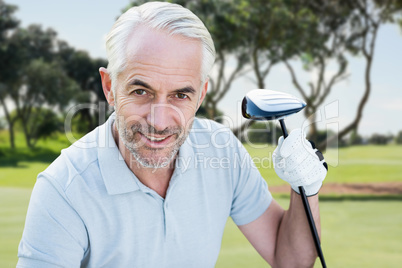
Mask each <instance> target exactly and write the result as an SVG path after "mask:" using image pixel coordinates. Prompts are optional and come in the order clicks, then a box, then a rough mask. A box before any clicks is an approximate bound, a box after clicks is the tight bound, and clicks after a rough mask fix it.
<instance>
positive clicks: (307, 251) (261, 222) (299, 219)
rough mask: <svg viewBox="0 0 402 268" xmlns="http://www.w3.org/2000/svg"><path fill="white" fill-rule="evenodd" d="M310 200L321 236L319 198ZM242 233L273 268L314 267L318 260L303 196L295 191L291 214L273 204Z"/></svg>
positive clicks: (243, 227) (273, 202) (245, 226)
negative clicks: (302, 199)
mask: <svg viewBox="0 0 402 268" xmlns="http://www.w3.org/2000/svg"><path fill="white" fill-rule="evenodd" d="M308 200H309V203H310V207H311V212H312V214H313V216H314V220H315V223H316V227H317V232H318V233H320V216H319V208H318V196H317V195H315V196H312V197H309V198H308ZM239 229H240V230H241V231H242V233H243V234H244V235H245V236H246V237H247V239H248V240H249V241H250V243H251V244H252V245H253V247H254V248H255V249H256V250H257V251H258V253H259V254H260V255H261V256H262V257H263V258H264V259H265V260H266V261H267V262H268V263H269V264H270V265H271V266H272V267H312V266H313V264H314V262H315V259H316V257H317V253H316V249H315V246H314V241H313V239H312V237H311V232H310V228H309V226H308V222H307V219H306V215H305V213H304V210H303V204H302V201H301V198H300V195H298V194H297V193H296V192H294V191H292V193H291V196H290V205H289V210H287V211H284V210H283V209H282V208H281V207H280V206H279V204H278V203H277V202H276V201H275V200H273V201H272V203H271V205H270V206H269V207H268V209H267V210H266V211H265V212H264V213H263V214H262V215H261V216H260V217H259V218H258V219H257V220H255V221H253V222H251V223H248V224H245V225H240V226H239Z"/></svg>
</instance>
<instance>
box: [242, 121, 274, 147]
mask: <svg viewBox="0 0 402 268" xmlns="http://www.w3.org/2000/svg"><path fill="white" fill-rule="evenodd" d="M244 136H245V137H243V138H242V142H247V141H249V142H252V143H270V144H276V142H277V141H278V138H279V137H280V136H282V130H281V128H280V127H278V126H277V125H276V124H275V123H273V122H256V123H254V124H253V125H252V126H251V127H249V128H248V129H247V130H246V131H245V133H244Z"/></svg>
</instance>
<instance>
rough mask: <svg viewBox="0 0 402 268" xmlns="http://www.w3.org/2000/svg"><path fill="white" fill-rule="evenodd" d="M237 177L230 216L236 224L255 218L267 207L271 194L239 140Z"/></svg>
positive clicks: (242, 223) (248, 221)
mask: <svg viewBox="0 0 402 268" xmlns="http://www.w3.org/2000/svg"><path fill="white" fill-rule="evenodd" d="M238 164H239V167H238V172H237V173H235V174H236V175H237V176H238V178H236V180H235V185H234V192H233V200H232V207H231V212H230V216H231V217H232V219H233V221H234V222H235V223H236V224H237V225H244V224H247V223H250V222H252V221H254V220H256V219H257V218H258V217H260V216H261V215H262V214H263V213H264V212H265V210H266V209H267V208H268V207H269V205H270V203H271V201H272V195H271V193H270V192H269V191H268V185H267V183H266V182H265V180H264V179H263V178H262V176H261V174H260V172H259V170H258V169H257V167H256V166H255V165H254V162H253V160H252V159H251V157H250V155H249V153H248V152H247V150H246V149H245V148H244V146H243V145H242V144H240V142H239V160H238Z"/></svg>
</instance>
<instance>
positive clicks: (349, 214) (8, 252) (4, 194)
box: [0, 187, 402, 268]
mask: <svg viewBox="0 0 402 268" xmlns="http://www.w3.org/2000/svg"><path fill="white" fill-rule="evenodd" d="M30 192H31V191H30V190H29V189H20V188H11V187H0V267H4V268H8V267H15V265H16V263H17V248H18V244H19V241H20V239H21V234H22V230H23V225H24V219H25V214H26V210H27V206H28V202H29V196H30ZM276 200H277V201H278V202H279V203H280V204H281V205H282V206H283V207H284V208H287V206H288V202H289V200H288V199H287V198H281V197H278V198H276ZM320 209H321V219H322V239H323V241H322V248H323V251H324V254H325V258H326V261H327V264H328V267H331V268H336V267H339V268H344V267H365V268H371V267H373V268H374V267H375V268H377V267H381V268H383V267H384V268H386V267H399V265H400V263H401V262H402V254H400V253H401V252H402V243H401V241H402V213H400V211H402V202H400V201H379V200H372V201H367V200H365V201H356V200H354V201H351V200H346V201H325V200H324V201H321V204H320ZM216 267H217V268H226V267H227V268H237V267H238V268H243V267H253V268H258V267H268V265H267V264H265V263H264V261H263V260H262V258H261V257H260V256H259V255H258V253H256V251H255V250H254V249H253V248H252V246H251V245H250V244H249V243H248V242H247V240H246V239H245V238H244V236H243V235H242V234H241V232H240V231H239V230H238V228H237V226H236V225H235V224H234V223H233V221H232V220H230V219H229V220H228V223H227V225H226V228H225V233H224V236H223V241H222V248H221V252H220V255H219V258H218V262H217V265H216ZM315 267H320V264H319V261H318V260H317V262H316V265H315Z"/></svg>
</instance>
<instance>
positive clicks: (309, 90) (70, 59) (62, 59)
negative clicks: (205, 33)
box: [0, 0, 402, 149]
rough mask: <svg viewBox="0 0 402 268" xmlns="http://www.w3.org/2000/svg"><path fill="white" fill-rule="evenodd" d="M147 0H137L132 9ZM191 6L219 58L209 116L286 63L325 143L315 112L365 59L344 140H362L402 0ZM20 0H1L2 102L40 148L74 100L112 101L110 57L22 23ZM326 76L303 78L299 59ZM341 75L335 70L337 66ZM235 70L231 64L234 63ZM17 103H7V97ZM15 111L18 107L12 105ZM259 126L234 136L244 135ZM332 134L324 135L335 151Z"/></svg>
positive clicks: (90, 123) (209, 1) (87, 121)
mask: <svg viewBox="0 0 402 268" xmlns="http://www.w3.org/2000/svg"><path fill="white" fill-rule="evenodd" d="M144 2H147V1H146V0H134V1H131V3H130V4H129V5H128V6H127V7H126V9H127V8H129V7H131V6H134V5H139V4H142V3H144ZM169 2H173V3H178V4H180V5H183V6H185V7H187V8H189V9H190V10H192V11H193V12H194V13H195V14H197V15H198V16H199V17H200V18H201V20H203V21H204V23H205V24H206V26H207V28H208V29H209V30H210V32H211V35H212V37H213V39H214V42H215V46H216V52H217V58H216V62H215V66H214V72H213V75H212V76H211V77H210V88H209V90H208V93H207V96H206V98H205V101H204V103H203V106H202V108H201V109H200V112H201V113H202V114H203V115H204V116H206V117H208V118H211V119H215V118H217V117H219V116H220V115H222V113H221V112H220V111H219V109H218V104H219V102H220V101H221V100H222V99H223V98H224V97H225V96H226V95H227V94H228V93H229V92H230V90H233V89H232V85H233V83H234V82H235V81H236V80H237V79H239V78H240V77H244V76H247V77H248V78H250V79H251V82H252V83H253V84H254V85H255V87H257V88H266V84H265V81H266V79H267V77H268V76H269V75H270V73H271V70H272V69H273V68H276V66H277V65H279V64H283V65H285V66H286V68H287V70H288V71H289V79H291V81H292V82H293V85H294V87H295V88H296V89H297V90H298V92H299V93H300V95H301V96H302V97H303V99H304V100H305V101H306V103H307V108H306V109H305V110H304V113H305V116H306V118H308V120H309V121H310V123H309V125H310V132H309V134H308V137H309V138H310V139H313V140H320V139H321V138H320V137H321V136H322V135H321V134H320V131H319V130H318V129H317V126H316V118H315V114H316V112H317V110H318V109H319V107H320V106H321V105H323V104H324V102H325V100H326V98H327V97H328V95H329V93H330V92H332V91H333V90H336V85H337V83H339V82H340V81H342V80H344V79H345V78H347V77H348V76H349V75H350V74H349V73H348V69H347V67H348V58H350V57H355V56H359V57H362V58H363V59H364V60H365V63H366V64H365V71H364V74H363V76H362V80H363V81H364V84H365V90H364V93H363V95H362V97H361V99H360V101H359V102H358V103H357V104H356V114H355V116H354V118H353V119H352V120H351V122H350V124H348V125H347V126H346V127H345V128H344V129H342V130H340V132H339V133H338V135H337V136H334V138H338V139H339V140H341V139H343V138H345V137H346V136H347V135H352V136H357V133H358V126H359V123H360V121H361V119H362V115H363V111H364V107H365V106H366V104H367V101H368V98H369V96H370V92H371V76H372V64H373V59H374V54H375V44H376V40H377V33H378V30H379V28H380V27H381V25H383V24H384V23H400V24H401V25H402V20H401V10H402V0H381V1H380V0H339V1H334V0H270V1H265V0H255V1H246V0H226V1H218V0H202V1H185V0H169ZM16 8H17V7H16V6H13V5H8V4H6V3H5V2H4V1H3V0H0V70H1V71H0V106H1V107H2V109H3V113H4V114H5V119H6V122H7V127H8V130H9V133H10V135H9V136H10V146H11V147H12V148H14V147H15V141H14V127H15V124H16V123H19V124H20V125H21V126H22V129H23V132H24V134H25V138H26V143H27V145H28V146H29V147H33V146H34V145H35V143H36V141H37V140H38V139H39V138H40V137H44V136H46V135H48V134H49V133H51V132H52V130H55V129H57V128H59V127H60V126H58V125H57V124H54V123H52V122H53V120H51V118H53V117H55V116H56V113H59V114H60V113H63V112H65V109H66V107H67V106H68V105H69V104H71V103H98V102H99V101H104V96H103V93H102V89H101V83H100V77H99V74H98V68H99V67H100V66H106V65H107V62H106V60H104V59H92V58H91V57H90V56H89V55H88V53H87V52H85V51H80V50H76V49H75V48H73V47H71V46H70V45H69V44H68V43H67V42H65V41H63V40H60V39H58V38H57V33H56V32H55V31H54V30H52V29H46V30H45V29H43V28H42V27H41V26H39V25H30V26H28V27H26V28H22V27H20V26H19V21H18V19H17V18H15V17H14V13H15V11H16ZM297 64H301V65H302V67H303V69H304V70H305V71H306V72H311V71H315V72H316V73H317V74H318V78H317V79H314V80H311V81H310V82H309V83H308V84H307V85H302V84H301V83H300V80H299V77H298V75H300V74H297V73H296V72H295V65H297ZM330 64H335V65H336V66H337V71H336V72H335V73H333V74H332V75H330V76H328V72H327V70H328V68H329V67H328V66H329V65H330ZM228 67H229V68H228ZM6 100H7V101H6ZM10 102H11V103H12V104H13V105H12V106H13V107H15V110H14V111H10V107H8V106H7V105H8V103H10ZM79 118H80V120H79V122H80V125H81V126H82V127H81V130H82V131H90V130H92V129H93V128H94V127H96V125H97V122H98V120H96V117H95V116H94V113H91V111H90V110H89V109H82V110H80V111H79ZM249 127H252V124H250V123H249V122H247V124H244V125H241V126H239V127H238V128H236V129H233V132H234V133H235V134H236V135H237V136H238V137H242V135H243V133H244V132H245V130H246V129H247V128H249ZM331 142H333V141H331V139H329V140H328V139H322V141H321V142H320V144H319V148H321V149H325V147H326V146H327V144H328V143H331Z"/></svg>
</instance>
